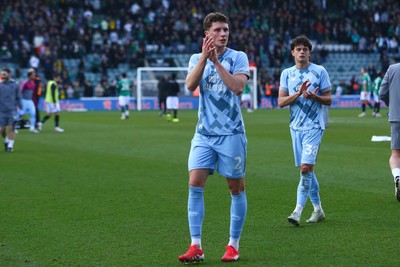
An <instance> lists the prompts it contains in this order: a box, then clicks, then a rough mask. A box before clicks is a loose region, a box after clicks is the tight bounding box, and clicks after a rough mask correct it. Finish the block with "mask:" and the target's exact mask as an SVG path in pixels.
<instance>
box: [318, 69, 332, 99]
mask: <svg viewBox="0 0 400 267" xmlns="http://www.w3.org/2000/svg"><path fill="white" fill-rule="evenodd" d="M319 89H320V92H322V93H323V92H326V91H330V90H331V81H330V79H329V74H328V72H327V71H326V69H325V68H324V67H322V71H321V82H320V87H319Z"/></svg>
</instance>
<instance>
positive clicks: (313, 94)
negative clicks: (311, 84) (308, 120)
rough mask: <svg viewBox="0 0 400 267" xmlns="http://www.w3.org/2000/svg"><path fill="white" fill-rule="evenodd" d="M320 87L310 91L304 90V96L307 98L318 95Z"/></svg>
mask: <svg viewBox="0 0 400 267" xmlns="http://www.w3.org/2000/svg"><path fill="white" fill-rule="evenodd" d="M318 89H319V87H317V88H315V89H314V91H308V90H306V91H304V92H303V97H304V98H306V99H314V98H315V96H316V95H317V92H318Z"/></svg>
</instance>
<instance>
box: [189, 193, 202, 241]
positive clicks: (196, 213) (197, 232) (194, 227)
mask: <svg viewBox="0 0 400 267" xmlns="http://www.w3.org/2000/svg"><path fill="white" fill-rule="evenodd" d="M203 218H204V188H201V187H196V186H189V200H188V219H189V230H190V236H191V237H192V245H198V246H199V247H201V227H202V225H203Z"/></svg>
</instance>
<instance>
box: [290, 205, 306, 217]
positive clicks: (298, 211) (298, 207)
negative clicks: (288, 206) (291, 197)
mask: <svg viewBox="0 0 400 267" xmlns="http://www.w3.org/2000/svg"><path fill="white" fill-rule="evenodd" d="M303 208H304V207H303V206H301V205H296V208H295V209H294V211H293V212H296V213H298V214H300V215H301V213H302V212H303Z"/></svg>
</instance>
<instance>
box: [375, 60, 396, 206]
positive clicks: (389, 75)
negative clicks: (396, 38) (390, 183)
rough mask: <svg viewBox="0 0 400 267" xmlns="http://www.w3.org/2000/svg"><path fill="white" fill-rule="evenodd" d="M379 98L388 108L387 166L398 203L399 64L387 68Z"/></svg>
mask: <svg viewBox="0 0 400 267" xmlns="http://www.w3.org/2000/svg"><path fill="white" fill-rule="evenodd" d="M379 97H380V99H381V100H382V101H383V102H385V104H386V106H388V107H389V122H390V128H391V146H390V148H391V150H392V154H391V156H390V158H389V165H390V169H391V170H392V174H393V179H394V183H395V196H396V198H397V200H398V201H400V105H399V103H400V63H397V64H393V65H391V66H389V69H388V70H387V72H386V74H385V76H384V77H383V81H382V84H381V86H380V89H379Z"/></svg>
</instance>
